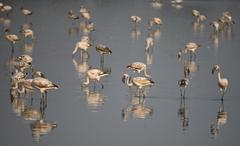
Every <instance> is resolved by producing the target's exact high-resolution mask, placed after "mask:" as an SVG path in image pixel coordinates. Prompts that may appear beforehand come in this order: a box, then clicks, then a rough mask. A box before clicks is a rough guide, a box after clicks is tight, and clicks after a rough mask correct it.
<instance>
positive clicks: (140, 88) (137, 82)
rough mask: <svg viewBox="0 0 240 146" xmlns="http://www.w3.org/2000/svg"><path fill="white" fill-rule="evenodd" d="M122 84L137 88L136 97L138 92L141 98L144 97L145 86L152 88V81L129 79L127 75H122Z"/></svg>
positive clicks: (137, 78)
mask: <svg viewBox="0 0 240 146" xmlns="http://www.w3.org/2000/svg"><path fill="white" fill-rule="evenodd" d="M122 81H123V83H126V84H127V85H128V86H129V87H131V86H133V85H134V86H136V87H137V88H138V96H140V91H141V93H142V96H143V97H145V94H144V90H143V88H144V87H146V86H152V85H153V84H154V81H153V80H151V79H150V78H146V77H133V78H131V77H129V75H128V74H124V75H123V77H122Z"/></svg>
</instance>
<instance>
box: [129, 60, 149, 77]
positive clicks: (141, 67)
mask: <svg viewBox="0 0 240 146" xmlns="http://www.w3.org/2000/svg"><path fill="white" fill-rule="evenodd" d="M127 68H129V69H131V70H133V71H134V72H135V71H137V72H138V73H140V72H141V71H143V72H144V75H145V76H146V77H150V75H148V74H147V66H146V64H145V63H142V62H133V63H131V64H129V65H128V66H127Z"/></svg>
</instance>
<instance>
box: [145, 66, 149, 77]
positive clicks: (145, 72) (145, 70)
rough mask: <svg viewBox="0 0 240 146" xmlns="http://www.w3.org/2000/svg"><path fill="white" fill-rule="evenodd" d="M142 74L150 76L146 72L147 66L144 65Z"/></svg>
mask: <svg viewBox="0 0 240 146" xmlns="http://www.w3.org/2000/svg"><path fill="white" fill-rule="evenodd" d="M144 75H145V76H146V77H150V76H149V75H148V74H147V67H146V66H145V67H144Z"/></svg>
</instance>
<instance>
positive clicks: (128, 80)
mask: <svg viewBox="0 0 240 146" xmlns="http://www.w3.org/2000/svg"><path fill="white" fill-rule="evenodd" d="M126 80H127V85H128V86H132V85H133V83H132V82H130V77H129V76H127V79H126Z"/></svg>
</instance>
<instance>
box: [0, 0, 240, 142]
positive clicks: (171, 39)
mask: <svg viewBox="0 0 240 146" xmlns="http://www.w3.org/2000/svg"><path fill="white" fill-rule="evenodd" d="M4 3H9V4H11V5H12V6H14V10H13V12H12V13H10V14H9V19H11V20H12V23H11V26H10V28H11V31H12V32H14V33H18V30H19V28H20V25H21V24H23V23H24V22H26V21H27V22H32V24H33V26H32V29H33V30H34V32H35V35H36V41H35V42H34V44H33V48H32V49H31V47H30V48H29V49H26V47H25V49H24V43H23V41H20V43H18V44H17V45H16V46H15V50H14V54H13V55H14V56H18V55H21V54H23V53H28V54H31V55H32V57H33V64H34V67H35V68H36V69H37V70H41V71H42V72H43V73H45V74H46V76H47V78H48V79H50V80H51V81H53V82H54V83H56V84H58V85H59V86H60V88H59V89H58V90H54V91H49V92H48V98H47V107H46V108H45V109H44V111H43V112H44V119H45V120H46V121H51V122H56V123H57V127H56V128H54V129H53V130H52V131H50V132H49V133H48V134H46V135H43V136H41V137H40V138H39V139H38V140H36V137H37V136H35V137H34V136H33V137H32V130H31V126H30V125H31V124H32V123H34V122H31V121H27V120H25V119H24V118H23V116H22V114H17V113H16V110H14V108H13V104H11V102H10V101H11V100H10V93H9V92H10V91H9V88H10V75H11V71H12V70H11V69H10V68H9V65H8V64H9V60H10V56H11V49H10V48H11V46H10V44H9V43H8V42H7V41H6V40H5V39H4V26H3V24H2V23H1V26H0V27H1V32H0V33H1V38H0V42H1V43H0V62H1V65H0V81H1V82H0V97H1V98H0V107H1V110H0V116H1V125H0V129H1V130H0V134H1V142H0V144H1V145H9V146H12V145H44V146H54V145H59V146H64V145H84V146H93V145H100V146H104V145H105V146H110V145H114V146H118V145H119V146H120V145H121V146H122V145H129V146H130V145H131V146H137V145H138V146H139V145H165V146H175V145H187V146H188V145H195V146H198V145H199V146H202V145H205V146H226V145H237V144H238V143H239V139H238V135H239V134H238V130H240V127H239V123H240V118H239V113H238V111H239V110H240V107H239V106H238V103H239V102H240V99H239V97H238V96H239V89H238V88H239V86H240V81H239V78H238V75H239V74H240V70H239V68H238V67H237V65H236V64H237V62H239V61H238V60H239V58H238V54H239V53H240V51H239V49H238V47H239V42H238V41H240V35H238V34H239V30H240V29H239V27H238V25H239V23H240V22H239V17H238V15H237V14H238V12H239V8H240V2H238V1H233V0H232V1H230V0H222V1H197V0H196V1H194V0H192V1H185V2H184V3H183V4H182V5H181V7H180V8H179V6H178V7H175V6H172V5H171V3H170V2H168V1H163V2H162V4H161V5H160V6H159V5H157V6H155V7H153V6H152V3H151V2H150V1H149V0H131V1H129V0H125V1H118V2H116V1H111V0H98V1H97V0H95V1H93V0H92V1H89V0H85V1H77V0H71V1H69V0H68V1H66V0H62V1H57V0H49V1H27V0H22V1H11V2H7V1H4ZM80 4H84V5H85V6H86V7H87V8H89V9H90V11H91V13H92V17H93V18H92V21H93V22H94V23H95V24H96V31H94V32H93V33H92V34H91V38H92V40H93V42H94V44H93V46H95V45H96V44H97V43H103V44H106V45H107V46H109V47H110V48H111V49H112V52H113V53H112V54H111V55H107V56H105V58H104V59H105V60H104V66H102V67H104V68H105V69H106V70H108V71H109V70H111V74H110V75H109V76H107V77H105V78H104V80H103V82H102V83H103V84H104V88H103V89H101V87H100V86H98V85H97V87H96V91H95V92H93V88H92V87H90V88H89V90H88V89H85V88H84V89H83V88H82V80H83V74H82V73H81V72H82V71H84V69H83V68H80V67H79V66H78V65H79V64H78V63H79V62H81V58H80V53H79V52H78V54H77V55H76V57H75V61H76V62H77V65H76V64H75V62H74V60H72V56H71V52H72V50H73V48H74V47H75V43H76V42H77V41H79V39H80V37H81V36H82V35H83V33H82V32H81V31H79V25H80V24H79V23H80V21H82V19H81V20H80V21H78V22H75V23H72V22H71V21H70V20H69V19H68V18H67V12H68V11H69V10H70V9H73V10H75V11H76V12H78V11H79V8H80ZM21 6H25V7H29V8H31V9H32V10H33V12H34V14H33V16H30V17H28V18H24V17H23V16H22V15H21V14H20V11H19V8H20V7H21ZM192 9H197V10H199V11H201V12H202V13H203V14H206V15H207V17H208V19H209V21H212V20H217V18H219V17H220V16H221V13H222V12H223V11H226V10H228V11H231V12H232V14H233V18H234V19H235V22H236V24H235V25H233V27H232V28H231V30H229V29H228V31H227V32H225V33H221V34H220V35H219V36H218V37H217V38H215V39H213V40H212V39H211V38H212V37H211V36H212V28H211V27H210V26H209V22H205V23H204V24H203V25H201V26H200V27H198V25H197V26H196V25H195V27H194V26H193V24H194V23H193V22H194V19H193V17H192V15H191V10H192ZM131 15H139V16H141V17H142V21H141V23H140V24H139V25H138V26H137V30H138V31H140V32H137V34H139V35H138V36H136V32H134V31H133V25H132V23H131V22H130V19H129V17H130V16H131ZM1 17H4V18H5V15H4V14H1ZM152 17H160V18H161V19H162V20H163V23H164V24H163V25H162V26H161V27H160V29H159V30H157V33H155V34H156V37H155V39H154V43H155V45H154V48H153V50H152V53H150V54H147V53H146V52H145V50H144V49H145V39H146V37H147V34H148V29H147V22H148V20H149V19H150V18H152ZM28 41H29V40H28ZM189 41H194V42H197V43H199V44H201V48H200V49H199V51H198V52H197V57H196V60H195V61H194V62H191V65H192V67H193V68H192V70H193V72H192V73H191V75H190V81H189V86H188V87H187V89H186V98H185V100H184V101H183V100H181V95H180V91H179V87H178V84H177V83H178V80H179V79H181V78H182V77H183V67H184V63H185V64H187V63H189V59H188V56H187V55H184V56H183V57H182V60H181V61H178V59H177V53H178V51H179V50H180V49H182V48H183V47H184V45H185V44H186V43H187V42H189ZM29 42H30V43H31V41H29ZM88 52H89V58H84V59H83V60H84V61H85V64H84V65H89V66H90V67H92V68H95V67H97V68H99V67H100V66H101V64H100V56H99V54H98V53H97V52H96V51H95V48H94V47H92V48H90V49H89V51H88ZM83 56H84V54H83ZM84 57H86V55H85V56H84ZM133 61H142V62H145V63H147V64H148V72H149V73H150V74H151V77H152V79H153V80H154V81H155V85H153V86H152V87H151V88H148V89H147V91H146V99H145V101H144V103H142V104H139V102H141V101H139V100H138V99H137V98H136V97H135V90H132V91H131V90H130V89H129V88H128V87H127V86H126V85H124V84H123V83H122V82H121V78H122V75H123V73H125V72H126V71H127V70H126V65H128V64H129V63H131V62H133ZM215 64H220V65H221V71H222V76H223V77H227V78H228V80H229V82H230V83H229V87H228V90H227V92H226V94H225V96H224V99H225V100H224V102H223V103H221V101H220V98H221V94H220V92H219V89H218V86H217V78H216V75H212V74H211V70H212V67H213V66H214V65H215ZM84 65H83V67H84ZM85 67H86V66H85ZM81 69H83V70H81ZM127 72H128V73H129V74H130V71H127ZM91 85H92V84H91ZM32 97H33V102H32V104H31V98H29V97H26V98H20V99H18V100H21V101H23V102H22V103H24V104H25V107H27V108H35V109H39V104H40V98H41V95H40V93H39V92H38V91H34V92H33V93H32ZM16 100H17V99H16ZM184 102H185V107H183V105H184ZM181 103H182V104H181ZM136 104H137V105H140V106H142V107H145V108H147V109H148V110H150V113H148V115H147V117H146V118H144V116H142V117H141V118H137V116H136V115H134V112H133V113H130V112H129V113H128V115H125V117H124V118H122V111H123V110H126V109H130V111H134V110H133V109H134V108H136V107H137V106H136ZM223 104H224V111H225V112H227V121H224V120H223V121H222V123H220V124H222V125H218V126H216V124H217V116H218V112H219V110H221V109H220V108H221V107H222V106H223ZM143 105H144V106H143ZM180 108H181V109H180ZM179 110H180V111H182V112H181V114H179ZM184 111H185V112H184ZM225 119H226V118H225ZM183 122H185V123H183ZM212 124H213V125H214V126H215V127H217V129H218V130H219V131H218V134H217V135H215V136H214V135H212V134H211V130H210V129H211V125H212Z"/></svg>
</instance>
